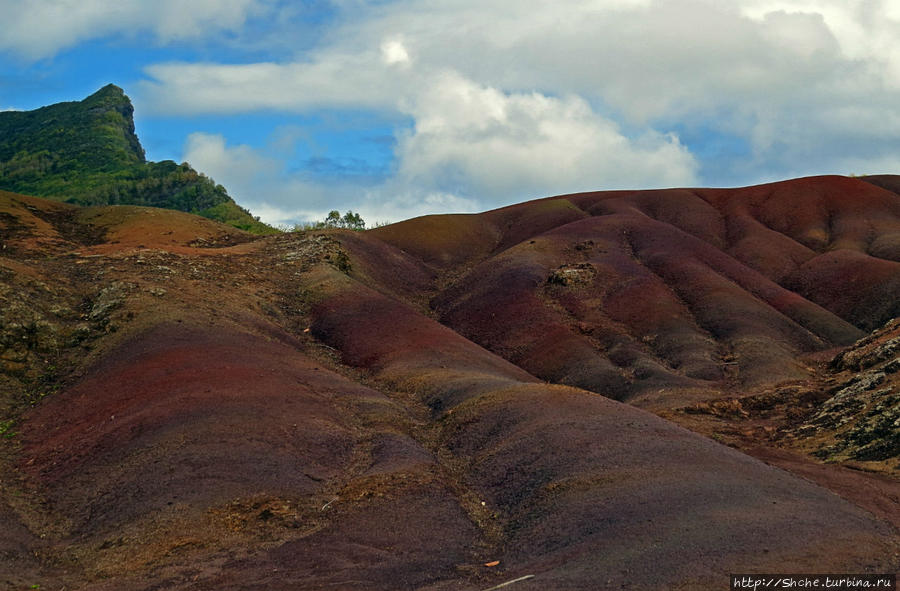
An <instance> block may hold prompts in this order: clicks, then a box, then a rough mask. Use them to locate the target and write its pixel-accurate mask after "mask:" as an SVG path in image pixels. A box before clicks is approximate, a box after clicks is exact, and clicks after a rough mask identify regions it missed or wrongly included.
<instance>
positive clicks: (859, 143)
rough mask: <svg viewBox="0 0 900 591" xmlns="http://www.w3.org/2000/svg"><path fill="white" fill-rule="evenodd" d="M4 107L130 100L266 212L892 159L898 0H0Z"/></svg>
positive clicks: (432, 202) (145, 129) (774, 175)
mask: <svg viewBox="0 0 900 591" xmlns="http://www.w3.org/2000/svg"><path fill="white" fill-rule="evenodd" d="M0 14H3V15H4V17H3V20H4V26H3V27H2V29H0V110H10V109H18V110H28V109H34V108H37V107H40V106H43V105H47V104H51V103H55V102H60V101H71V100H81V99H82V98H84V97H86V96H88V95H90V94H92V93H93V92H95V91H96V90H98V89H99V88H101V87H102V86H104V85H106V84H108V83H114V84H116V85H118V86H120V87H122V88H123V89H124V90H125V92H126V94H127V95H128V96H129V97H130V98H131V99H132V102H133V103H134V105H135V110H136V112H135V124H136V128H137V133H138V136H139V137H140V139H141V142H142V144H143V145H144V148H145V150H146V153H147V158H148V159H150V160H167V159H171V160H175V161H178V162H182V161H187V162H189V163H190V164H191V165H192V166H194V168H196V169H197V170H199V171H201V172H203V173H205V174H207V175H208V176H210V177H212V178H213V179H215V180H216V182H218V183H221V184H223V185H224V186H225V187H226V188H227V189H228V192H229V194H231V196H232V197H234V198H235V200H236V201H237V202H238V203H239V204H241V205H243V206H244V207H247V208H248V209H250V210H251V212H253V213H254V214H255V215H259V216H260V217H261V218H262V219H263V221H266V222H269V223H273V224H284V225H291V224H293V223H297V222H303V221H313V220H317V219H322V218H324V217H325V215H326V214H327V213H328V211H330V210H332V209H338V210H340V211H345V210H348V209H350V210H353V211H356V212H358V213H360V214H361V215H362V216H363V218H364V219H365V220H366V221H367V222H369V225H372V224H373V223H376V222H388V221H398V220H401V219H406V218H410V217H414V216H417V215H424V214H431V213H451V212H457V213H458V212H476V211H484V210H487V209H492V208H496V207H500V206H503V205H508V204H511V203H517V202H521V201H526V200H529V199H534V198H539V197H544V196H549V195H559V194H565V193H572V192H578V191H591V190H604V189H647V188H662V187H683V186H720V187H723V186H743V185H751V184H758V183H763V182H769V181H774V180H780V179H785V178H793V177H798V176H807V175H815V174H845V175H849V174H878V173H900V0H553V1H544V0H529V1H528V2H522V1H521V0H493V1H492V0H453V1H451V0H371V1H363V0H331V1H328V0H309V1H303V2H296V1H292V2H289V1H279V0H191V1H188V2H185V1H183V0H154V1H153V2H150V1H147V0H114V1H108V0H77V1H73V0H29V1H28V2H22V1H21V0H0Z"/></svg>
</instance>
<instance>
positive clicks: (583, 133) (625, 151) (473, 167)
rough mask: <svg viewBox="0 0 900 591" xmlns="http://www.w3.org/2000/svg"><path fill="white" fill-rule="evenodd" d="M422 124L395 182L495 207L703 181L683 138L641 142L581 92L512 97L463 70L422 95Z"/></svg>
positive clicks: (404, 151) (402, 149)
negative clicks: (607, 189) (592, 192)
mask: <svg viewBox="0 0 900 591" xmlns="http://www.w3.org/2000/svg"><path fill="white" fill-rule="evenodd" d="M410 115H412V116H413V118H414V120H415V128H414V129H413V130H412V131H411V132H409V133H405V134H403V135H401V137H400V138H399V144H398V148H397V166H398V172H397V180H398V181H399V182H402V183H404V184H405V185H407V186H411V187H428V188H434V189H437V190H443V191H454V192H457V193H461V194H463V195H467V196H471V197H476V198H478V199H480V200H481V201H482V202H485V203H487V204H491V205H497V204H501V203H505V202H509V201H510V200H511V199H527V198H531V197H538V196H543V195H546V194H549V193H557V194H558V193H567V192H574V191H581V190H589V189H593V188H596V187H626V186H635V185H639V186H654V187H657V186H665V185H684V184H691V183H693V182H694V181H695V180H696V177H695V174H694V172H695V168H696V163H695V162H694V160H693V158H692V157H691V155H690V154H689V153H688V152H687V150H685V149H684V147H683V146H681V145H680V144H679V142H678V140H677V138H674V137H671V136H665V135H661V134H657V133H653V132H646V133H645V134H644V135H643V136H642V137H640V138H638V139H637V140H630V139H628V138H626V137H625V136H624V135H622V133H621V131H620V130H619V129H618V127H617V125H616V124H615V123H613V122H612V121H610V120H608V119H604V118H603V117H600V116H598V115H597V114H596V113H594V112H593V110H592V109H591V107H590V106H589V105H588V104H587V102H585V101H584V100H583V99H581V98H579V97H577V96H568V97H564V98H554V97H548V96H545V95H542V94H540V93H537V92H531V93H504V92H502V91H500V90H498V89H496V88H491V87H486V86H481V85H478V84H475V83H474V82H472V81H471V80H467V79H465V78H463V77H462V76H460V75H459V74H457V73H454V72H449V73H445V74H442V75H440V76H436V77H435V79H434V80H432V81H431V83H430V84H429V85H428V87H427V88H426V89H425V90H424V92H422V93H421V94H420V95H418V96H416V97H415V99H414V101H413V104H412V107H411V109H410Z"/></svg>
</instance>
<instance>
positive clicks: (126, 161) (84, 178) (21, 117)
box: [0, 84, 273, 234]
mask: <svg viewBox="0 0 900 591" xmlns="http://www.w3.org/2000/svg"><path fill="white" fill-rule="evenodd" d="M133 115H134V107H133V106H132V105H131V101H130V100H129V99H128V97H127V96H126V95H125V93H124V92H123V91H122V89H121V88H119V87H118V86H115V85H112V84H109V85H107V86H104V87H103V88H101V89H100V90H98V91H97V92H96V93H94V94H92V95H91V96H89V97H87V98H86V99H84V100H83V101H77V102H65V103H58V104H55V105H50V106H47V107H42V108H40V109H35V110H34V111H7V112H3V113H0V189H4V190H7V191H14V192H16V193H24V194H27V195H35V196H38V197H46V198H49V199H55V200H59V201H65V202H67V203H75V204H79V205H116V204H127V205H148V206H152V207H163V208H166V209H177V210H180V211H186V212H189V213H194V214H198V215H201V216H203V217H206V218H209V219H213V220H217V221H220V222H224V223H226V224H229V225H231V226H234V227H237V228H240V229H242V230H247V231H250V232H254V233H258V234H263V233H268V232H272V231H273V230H272V228H270V227H269V226H267V225H265V224H263V223H261V222H260V221H259V220H257V219H255V218H254V217H253V216H252V215H250V212H249V211H247V210H246V209H243V208H242V207H240V206H239V205H238V204H237V203H235V202H234V200H233V199H232V198H231V197H230V196H229V195H228V193H227V192H226V191H225V188H224V187H222V185H217V184H216V183H215V182H214V181H213V180H212V179H210V178H208V177H206V176H205V175H203V174H202V173H199V172H197V171H196V170H194V169H193V168H191V166H190V165H189V164H187V163H182V164H176V163H175V162H173V161H171V160H164V161H162V162H147V160H146V158H145V157H144V149H143V148H142V147H141V142H140V141H139V140H138V137H137V135H135V133H134V118H133Z"/></svg>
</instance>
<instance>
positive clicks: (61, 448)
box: [0, 177, 900, 591]
mask: <svg viewBox="0 0 900 591" xmlns="http://www.w3.org/2000/svg"><path fill="white" fill-rule="evenodd" d="M898 186H900V182H897V181H896V179H895V178H894V177H873V178H872V179H849V178H843V177H818V178H811V179H798V180H795V181H788V182H784V183H776V184H772V185H763V186H759V187H749V188H745V189H731V190H725V189H697V190H667V191H645V192H640V191H632V192H611V193H609V192H608V193H586V194H579V195H569V196H562V197H553V198H549V199H543V200H538V201H533V202H528V203H523V204H520V205H515V206H511V207H507V208H503V209H500V210H495V211H491V212H486V213H483V214H478V215H455V216H429V217H425V218H418V219H414V220H409V221H406V222H402V223H399V224H394V225H391V226H386V227H383V228H379V229H376V230H372V231H368V232H349V231H322V232H306V233H297V234H282V235H276V236H268V237H264V238H260V237H255V236H251V235H249V234H247V233H244V232H241V231H239V230H236V229H234V228H233V227H228V226H224V225H222V224H218V223H216V222H213V221H211V220H207V219H202V218H198V217H195V216H191V215H189V214H183V213H180V212H172V211H163V210H159V209H152V208H141V207H134V206H129V207H94V208H79V207H76V206H72V205H67V204H61V203H57V202H52V201H46V200H43V199H38V198H34V197H25V196H22V195H16V194H12V193H2V192H0V303H2V307H0V310H2V311H0V323H2V324H0V410H2V415H0V430H2V433H0V435H2V437H0V442H2V444H0V463H2V474H4V477H3V479H2V480H0V519H2V522H3V523H4V525H5V527H4V528H3V531H2V533H0V557H2V559H0V586H5V588H9V589H28V588H36V587H33V586H35V585H40V588H46V589H51V588H66V589H69V590H73V589H78V590H88V589H90V590H101V591H103V590H113V589H116V590H119V589H135V590H147V591H149V590H151V589H163V588H164V589H184V590H188V589H191V590H194V589H201V590H202V589H207V590H251V589H259V590H263V589H288V590H290V589H296V590H300V589H373V590H375V589H386V590H387V589H423V590H424V589H429V590H449V589H478V590H484V589H490V588H494V587H496V586H498V585H503V584H504V583H509V585H507V586H506V587H503V588H509V589H523V590H526V589H534V590H537V589H562V590H565V589H573V590H574V589H585V590H586V589H606V588H616V589H619V588H626V589H628V588H632V589H649V588H665V589H710V588H721V587H723V586H725V585H727V584H728V583H727V581H728V574H729V573H734V572H775V573H777V572H780V573H789V572H793V573H797V572H859V573H862V572H882V573H889V572H897V571H898V570H900V536H898V530H897V527H898V525H900V523H898V521H897V519H896V516H897V515H898V514H900V501H898V499H900V478H898V467H900V466H898V461H900V450H898V449H897V448H896V441H895V440H896V433H897V430H896V428H894V427H893V426H892V425H893V423H892V421H893V419H895V418H896V417H895V415H896V400H895V399H896V398H897V396H898V395H897V392H896V387H897V385H896V375H897V373H896V371H895V370H896V367H895V366H896V365H897V364H898V363H900V361H898V354H900V353H898V351H900V350H898V348H897V347H896V346H895V345H896V343H895V341H896V340H897V331H898V327H897V323H896V321H895V322H893V323H892V322H890V320H891V319H892V318H893V317H894V316H897V315H900V307H898V306H900V298H898V296H897V294H898V293H900V195H898V194H897V193H896V192H895V189H897V188H898ZM685 427H687V428H685ZM825 462H827V463H825ZM779 467H780V468H783V469H780V468H779ZM848 467H850V468H853V469H852V470H851V469H848ZM798 475H799V476H798Z"/></svg>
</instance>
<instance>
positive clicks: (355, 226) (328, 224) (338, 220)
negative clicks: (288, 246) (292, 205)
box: [291, 209, 366, 232]
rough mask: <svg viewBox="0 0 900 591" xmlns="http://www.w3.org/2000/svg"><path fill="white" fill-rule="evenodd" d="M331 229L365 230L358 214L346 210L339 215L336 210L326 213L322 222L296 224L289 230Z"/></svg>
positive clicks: (364, 224) (364, 225)
mask: <svg viewBox="0 0 900 591" xmlns="http://www.w3.org/2000/svg"><path fill="white" fill-rule="evenodd" d="M332 228H344V229H346V230H356V231H358V232H359V231H362V230H365V229H366V222H365V220H363V219H362V216H360V215H359V214H358V213H353V211H350V210H348V211H347V213H345V214H344V215H341V212H339V211H338V210H336V209H333V210H331V211H330V212H328V216H326V218H325V219H324V220H322V221H319V222H313V223H310V224H297V225H296V226H294V227H293V228H292V229H291V230H292V231H294V232H301V231H303V230H327V229H332Z"/></svg>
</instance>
